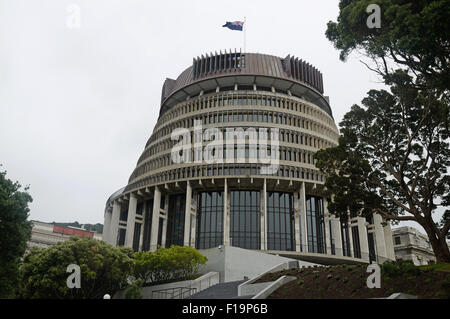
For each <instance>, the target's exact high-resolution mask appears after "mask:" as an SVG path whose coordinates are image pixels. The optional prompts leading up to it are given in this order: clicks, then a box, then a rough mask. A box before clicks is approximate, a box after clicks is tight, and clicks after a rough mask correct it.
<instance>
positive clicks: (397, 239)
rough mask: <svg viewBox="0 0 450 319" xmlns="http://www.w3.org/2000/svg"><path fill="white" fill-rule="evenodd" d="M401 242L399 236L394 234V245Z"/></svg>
mask: <svg viewBox="0 0 450 319" xmlns="http://www.w3.org/2000/svg"><path fill="white" fill-rule="evenodd" d="M401 243H402V242H401V240H400V236H396V237H395V244H396V245H401Z"/></svg>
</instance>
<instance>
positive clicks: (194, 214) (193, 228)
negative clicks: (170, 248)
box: [191, 192, 198, 247]
mask: <svg viewBox="0 0 450 319" xmlns="http://www.w3.org/2000/svg"><path fill="white" fill-rule="evenodd" d="M194 198H195V203H196V205H195V207H194V208H195V209H194V210H191V214H192V225H191V247H195V239H196V234H197V208H198V202H197V200H198V196H197V192H194Z"/></svg>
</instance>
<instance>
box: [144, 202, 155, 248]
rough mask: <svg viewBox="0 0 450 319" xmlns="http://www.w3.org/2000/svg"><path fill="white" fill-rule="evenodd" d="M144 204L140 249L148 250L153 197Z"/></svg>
mask: <svg viewBox="0 0 450 319" xmlns="http://www.w3.org/2000/svg"><path fill="white" fill-rule="evenodd" d="M145 205H146V206H145V216H144V238H143V241H142V250H143V251H149V250H150V241H151V232H152V219H153V218H152V216H153V199H151V200H148V201H147V202H146V203H145Z"/></svg>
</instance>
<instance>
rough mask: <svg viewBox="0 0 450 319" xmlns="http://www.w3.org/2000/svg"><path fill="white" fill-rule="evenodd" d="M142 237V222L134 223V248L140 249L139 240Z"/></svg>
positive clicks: (135, 249)
mask: <svg viewBox="0 0 450 319" xmlns="http://www.w3.org/2000/svg"><path fill="white" fill-rule="evenodd" d="M140 239H141V223H134V233H133V250H134V251H139V240H140Z"/></svg>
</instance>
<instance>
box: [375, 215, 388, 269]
mask: <svg viewBox="0 0 450 319" xmlns="http://www.w3.org/2000/svg"><path fill="white" fill-rule="evenodd" d="M382 222H383V219H382V218H381V216H380V215H379V214H373V224H374V228H375V245H376V247H377V255H378V256H377V262H383V261H384V259H385V258H386V257H387V256H386V241H385V238H384V229H383V225H381V223H382Z"/></svg>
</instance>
